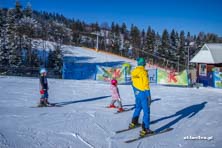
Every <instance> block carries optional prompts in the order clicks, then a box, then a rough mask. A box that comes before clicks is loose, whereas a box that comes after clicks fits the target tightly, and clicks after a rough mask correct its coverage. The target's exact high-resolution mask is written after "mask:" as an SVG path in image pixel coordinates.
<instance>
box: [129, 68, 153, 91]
mask: <svg viewBox="0 0 222 148" xmlns="http://www.w3.org/2000/svg"><path fill="white" fill-rule="evenodd" d="M131 79H132V82H133V86H134V87H135V88H137V89H139V90H141V91H145V90H150V82H149V78H148V72H147V71H146V69H145V68H144V67H143V66H137V67H136V68H135V69H133V70H132V72H131Z"/></svg>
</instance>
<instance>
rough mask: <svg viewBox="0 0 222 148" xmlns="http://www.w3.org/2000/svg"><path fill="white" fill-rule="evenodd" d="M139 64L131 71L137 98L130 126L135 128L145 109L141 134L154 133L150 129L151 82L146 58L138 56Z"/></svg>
mask: <svg viewBox="0 0 222 148" xmlns="http://www.w3.org/2000/svg"><path fill="white" fill-rule="evenodd" d="M137 65H138V66H137V67H136V68H135V69H133V71H132V72H131V78H132V86H133V90H134V95H135V98H136V107H135V111H134V113H133V117H132V122H131V123H130V124H129V128H134V127H136V126H137V125H138V124H139V123H138V119H139V116H140V112H141V110H143V123H142V131H141V132H140V136H144V135H146V134H152V133H153V131H152V130H150V103H151V95H150V84H149V79H148V72H147V71H146V69H145V65H146V62H145V59H144V58H138V59H137Z"/></svg>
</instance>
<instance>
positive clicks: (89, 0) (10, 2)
mask: <svg viewBox="0 0 222 148" xmlns="http://www.w3.org/2000/svg"><path fill="white" fill-rule="evenodd" d="M20 2H21V3H22V4H23V6H25V4H26V3H27V2H31V5H32V8H33V9H34V10H42V11H48V12H57V13H60V14H63V15H64V16H66V17H69V18H74V19H80V20H83V21H85V22H87V23H92V22H96V21H97V22H98V23H99V24H101V23H103V22H108V23H109V24H111V22H112V21H114V22H118V23H120V24H122V23H123V22H125V23H126V24H127V27H128V29H129V28H130V26H131V24H135V25H137V26H138V27H139V28H140V29H145V30H147V27H148V26H149V25H150V26H151V27H152V28H153V29H154V30H155V31H158V32H159V33H160V34H161V33H162V31H163V29H165V28H166V29H168V30H169V31H171V29H172V28H174V29H176V30H177V31H180V30H184V31H185V32H188V31H189V32H191V34H197V33H198V32H200V31H204V32H212V33H216V34H218V35H219V36H222V9H221V8H222V0H109V1H108V0H20ZM14 4H15V0H1V1H0V7H13V6H14Z"/></svg>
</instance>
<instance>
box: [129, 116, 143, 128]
mask: <svg viewBox="0 0 222 148" xmlns="http://www.w3.org/2000/svg"><path fill="white" fill-rule="evenodd" d="M138 119H139V117H133V119H132V122H131V123H130V124H129V128H135V127H137V126H140V125H141V124H139V123H138Z"/></svg>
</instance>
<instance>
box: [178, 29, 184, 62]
mask: <svg viewBox="0 0 222 148" xmlns="http://www.w3.org/2000/svg"><path fill="white" fill-rule="evenodd" d="M177 55H179V57H180V59H179V60H180V61H181V63H184V62H185V61H186V57H185V55H186V48H185V33H184V31H181V32H180V47H179V48H178V52H177Z"/></svg>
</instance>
